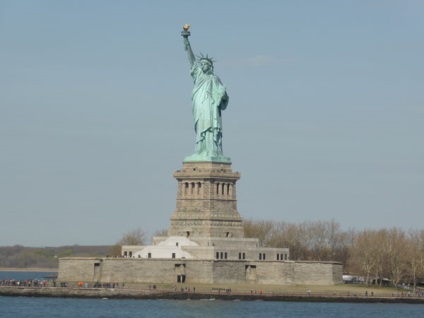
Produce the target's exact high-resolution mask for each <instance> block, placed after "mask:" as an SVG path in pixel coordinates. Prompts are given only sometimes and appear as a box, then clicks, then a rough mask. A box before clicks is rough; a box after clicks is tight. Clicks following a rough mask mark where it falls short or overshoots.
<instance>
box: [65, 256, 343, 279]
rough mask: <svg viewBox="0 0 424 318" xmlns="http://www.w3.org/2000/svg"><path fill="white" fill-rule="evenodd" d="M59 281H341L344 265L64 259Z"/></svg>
mask: <svg viewBox="0 0 424 318" xmlns="http://www.w3.org/2000/svg"><path fill="white" fill-rule="evenodd" d="M58 280H60V281H85V282H97V281H98V282H133V283H157V284H158V283H170V284H174V283H177V282H178V280H180V282H183V281H184V282H185V283H206V284H213V283H228V284H229V283H253V284H283V285H290V284H305V285H332V284H339V283H342V265H341V264H340V263H331V262H292V261H287V262H276V261H244V260H234V261H233V260H198V259H196V260H193V259H191V260H188V259H187V260H183V259H134V258H61V259H60V260H59V276H58Z"/></svg>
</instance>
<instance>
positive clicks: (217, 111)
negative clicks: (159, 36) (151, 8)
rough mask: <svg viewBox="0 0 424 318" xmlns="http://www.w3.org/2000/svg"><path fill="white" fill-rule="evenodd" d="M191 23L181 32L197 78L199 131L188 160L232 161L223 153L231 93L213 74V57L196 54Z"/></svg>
mask: <svg viewBox="0 0 424 318" xmlns="http://www.w3.org/2000/svg"><path fill="white" fill-rule="evenodd" d="M188 28H189V25H187V24H186V25H185V26H184V27H183V29H184V31H182V32H181V35H182V36H183V39H184V48H185V50H186V51H187V55H188V60H189V62H190V66H191V69H190V75H191V76H192V77H193V81H194V88H193V92H192V97H191V99H192V102H193V120H194V131H195V132H196V148H195V152H194V153H193V154H192V155H191V156H188V157H186V158H185V159H184V161H185V162H189V161H212V162H226V163H229V162H230V158H228V157H225V156H224V154H223V152H222V117H221V112H222V111H223V110H224V109H226V108H227V105H228V100H229V98H228V95H227V92H226V89H225V86H224V85H223V84H222V82H221V80H220V79H219V77H218V76H216V75H215V74H214V73H213V62H214V61H213V60H212V58H210V57H208V55H206V56H204V55H203V54H200V56H198V58H197V59H196V57H195V56H194V54H193V51H192V49H191V45H190V42H189V40H188V37H189V36H190V32H189V31H188Z"/></svg>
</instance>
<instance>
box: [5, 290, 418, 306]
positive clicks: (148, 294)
mask: <svg viewBox="0 0 424 318" xmlns="http://www.w3.org/2000/svg"><path fill="white" fill-rule="evenodd" d="M0 296H12V297H57V298H101V299H169V300H205V301H211V300H227V301H294V302H337V303H387V304H394V303H404V304H424V297H406V296H405V297H371V296H369V297H363V296H321V295H283V294H253V295H252V294H240V293H216V292H215V293H205V292H199V293H195V292H174V291H160V290H140V289H127V288H119V289H118V288H72V287H20V286H0Z"/></svg>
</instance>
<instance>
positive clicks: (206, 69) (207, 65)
mask: <svg viewBox="0 0 424 318" xmlns="http://www.w3.org/2000/svg"><path fill="white" fill-rule="evenodd" d="M200 65H201V67H202V71H203V73H206V74H208V73H211V72H212V65H211V64H210V63H208V62H206V61H200Z"/></svg>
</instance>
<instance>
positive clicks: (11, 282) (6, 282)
mask: <svg viewBox="0 0 424 318" xmlns="http://www.w3.org/2000/svg"><path fill="white" fill-rule="evenodd" d="M48 284H49V281H47V280H39V279H25V280H16V279H3V280H0V286H25V287H46V286H48Z"/></svg>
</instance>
